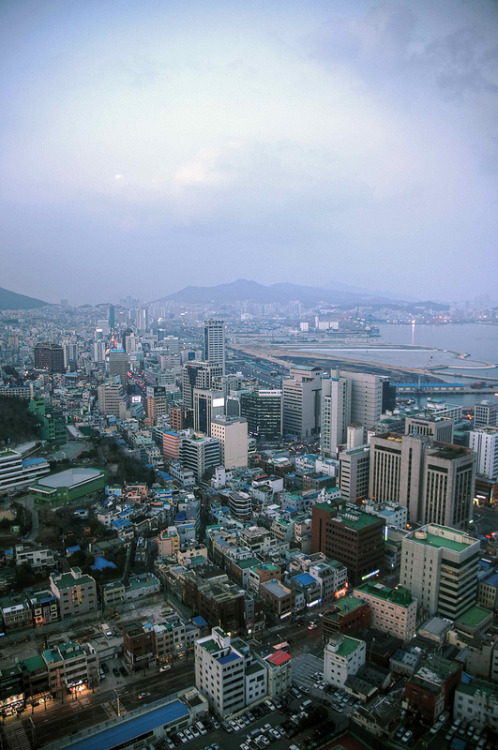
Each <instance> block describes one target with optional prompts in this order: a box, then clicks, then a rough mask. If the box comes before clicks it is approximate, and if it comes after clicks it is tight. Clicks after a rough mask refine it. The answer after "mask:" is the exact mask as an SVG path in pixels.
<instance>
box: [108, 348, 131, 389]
mask: <svg viewBox="0 0 498 750" xmlns="http://www.w3.org/2000/svg"><path fill="white" fill-rule="evenodd" d="M128 366H129V365H128V355H127V354H126V352H125V351H123V349H121V348H120V349H111V351H110V352H109V375H111V377H113V376H114V375H119V377H120V379H121V385H122V386H126V385H127V384H128Z"/></svg>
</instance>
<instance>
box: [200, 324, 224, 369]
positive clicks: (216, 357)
mask: <svg viewBox="0 0 498 750" xmlns="http://www.w3.org/2000/svg"><path fill="white" fill-rule="evenodd" d="M203 357H204V361H205V362H210V363H211V364H216V365H221V367H222V371H223V372H222V374H223V375H224V374H225V323H224V321H223V320H207V321H206V322H205V323H204V348H203Z"/></svg>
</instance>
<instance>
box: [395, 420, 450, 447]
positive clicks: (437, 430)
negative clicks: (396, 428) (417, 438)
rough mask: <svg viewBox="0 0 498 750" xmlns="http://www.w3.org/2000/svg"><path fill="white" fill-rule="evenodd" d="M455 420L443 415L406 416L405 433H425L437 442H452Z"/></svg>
mask: <svg viewBox="0 0 498 750" xmlns="http://www.w3.org/2000/svg"><path fill="white" fill-rule="evenodd" d="M454 425H455V421H454V420H453V419H447V418H444V417H436V416H428V417H406V419H405V435H425V436H427V437H430V438H432V440H433V441H437V442H439V443H453V428H454Z"/></svg>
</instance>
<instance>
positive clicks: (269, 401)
mask: <svg viewBox="0 0 498 750" xmlns="http://www.w3.org/2000/svg"><path fill="white" fill-rule="evenodd" d="M239 401H240V416H241V417H244V418H245V419H247V425H248V430H249V433H250V434H251V435H255V436H257V437H261V438H265V439H266V440H271V439H276V438H278V437H280V435H281V434H282V404H283V401H282V390H281V389H277V388H275V389H271V390H270V389H264V388H256V389H255V390H253V391H246V392H244V393H241V394H240V397H239Z"/></svg>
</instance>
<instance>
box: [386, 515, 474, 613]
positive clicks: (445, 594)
mask: <svg viewBox="0 0 498 750" xmlns="http://www.w3.org/2000/svg"><path fill="white" fill-rule="evenodd" d="M479 551H480V543H479V541H478V540H477V539H473V538H472V537H470V536H468V535H467V534H464V533H463V532H461V531H457V530H455V529H452V528H446V527H444V526H439V525H437V524H428V525H426V526H423V527H422V528H421V529H419V530H417V531H414V532H412V533H410V534H408V536H406V537H405V538H404V539H403V540H402V542H401V566H400V582H401V583H402V584H403V586H405V587H406V588H407V589H409V591H411V593H412V595H413V596H414V597H415V599H417V601H418V606H419V615H420V616H421V619H422V618H426V617H430V616H432V615H436V614H437V615H439V616H440V617H447V618H449V619H450V620H456V619H457V618H458V617H459V616H460V615H461V614H463V613H464V612H466V611H467V610H468V609H470V607H472V605H473V604H475V602H476V599H477V585H478V579H477V571H478V561H479V555H480V552H479Z"/></svg>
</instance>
